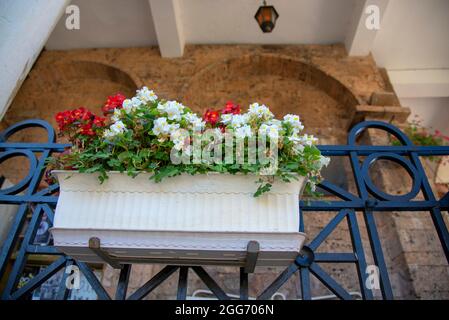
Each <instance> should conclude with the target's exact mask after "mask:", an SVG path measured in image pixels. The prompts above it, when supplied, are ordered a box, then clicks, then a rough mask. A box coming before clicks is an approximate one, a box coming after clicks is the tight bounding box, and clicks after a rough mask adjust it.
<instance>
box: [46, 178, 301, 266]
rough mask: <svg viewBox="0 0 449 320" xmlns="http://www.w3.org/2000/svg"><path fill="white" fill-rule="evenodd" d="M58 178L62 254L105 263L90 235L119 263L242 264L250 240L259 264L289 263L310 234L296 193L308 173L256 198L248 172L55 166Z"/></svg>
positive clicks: (57, 233)
mask: <svg viewBox="0 0 449 320" xmlns="http://www.w3.org/2000/svg"><path fill="white" fill-rule="evenodd" d="M53 173H54V174H55V175H56V176H57V178H58V180H59V183H60V196H59V200H58V204H57V207H56V213H55V220H54V226H53V228H52V234H53V237H54V244H55V246H56V247H58V248H59V249H60V250H61V251H63V252H64V253H66V254H68V255H70V256H72V257H74V258H76V259H80V260H82V261H86V262H101V259H100V258H99V257H97V256H96V255H95V254H94V253H93V252H92V251H91V250H90V249H89V247H88V241H89V238H91V237H97V238H99V239H100V240H101V246H102V248H103V249H104V250H105V251H107V252H108V254H109V255H110V256H111V257H113V258H116V260H117V261H120V262H122V263H134V262H150V261H153V262H161V263H172V264H189V265H192V264H193V265H194V264H225V265H242V264H243V263H244V261H245V257H246V247H247V244H248V242H249V241H251V240H255V241H258V242H259V244H260V253H259V256H258V261H257V265H266V266H268V265H269V266H277V265H286V264H288V263H290V262H292V260H293V259H294V258H295V257H296V256H297V254H298V252H299V250H300V249H301V247H302V245H303V243H304V240H305V235H304V234H303V233H300V232H298V228H299V197H300V194H301V191H302V189H303V187H304V184H305V179H304V178H302V177H301V178H300V179H299V181H292V182H291V183H284V182H281V181H276V182H275V183H274V184H273V187H272V190H271V191H270V192H269V193H266V194H264V195H262V196H261V197H258V198H254V197H253V193H254V192H255V190H256V189H257V184H255V181H256V180H257V178H256V177H255V176H251V175H247V176H246V175H228V174H216V173H211V174H203V175H195V176H191V175H181V176H177V177H172V178H167V179H165V180H164V181H163V182H161V183H155V182H153V181H152V180H151V181H150V180H149V177H150V174H148V173H141V174H139V175H138V176H137V177H136V178H131V177H129V176H127V175H126V174H121V173H118V172H110V173H109V174H108V175H109V179H108V180H106V182H105V183H103V184H100V183H99V181H98V178H97V175H96V174H85V173H77V172H71V171H53Z"/></svg>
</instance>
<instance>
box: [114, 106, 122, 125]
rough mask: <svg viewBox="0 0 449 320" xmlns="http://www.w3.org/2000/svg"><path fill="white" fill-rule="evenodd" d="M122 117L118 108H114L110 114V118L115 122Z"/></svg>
mask: <svg viewBox="0 0 449 320" xmlns="http://www.w3.org/2000/svg"><path fill="white" fill-rule="evenodd" d="M121 117H122V111H121V110H120V109H114V113H113V114H112V117H111V120H112V121H114V122H117V121H119V120H120V119H121Z"/></svg>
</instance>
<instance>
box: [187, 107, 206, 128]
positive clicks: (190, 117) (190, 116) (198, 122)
mask: <svg viewBox="0 0 449 320" xmlns="http://www.w3.org/2000/svg"><path fill="white" fill-rule="evenodd" d="M183 116H184V119H186V120H187V121H188V122H189V124H190V129H192V130H193V131H195V132H200V131H202V130H203V129H204V128H205V127H206V122H204V121H203V120H202V119H201V118H199V117H198V116H197V115H196V114H194V113H191V112H188V113H186V114H184V115H183Z"/></svg>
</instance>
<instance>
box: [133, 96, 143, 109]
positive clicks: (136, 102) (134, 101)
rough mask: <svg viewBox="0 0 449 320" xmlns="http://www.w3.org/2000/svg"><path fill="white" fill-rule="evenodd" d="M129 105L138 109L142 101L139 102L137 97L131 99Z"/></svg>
mask: <svg viewBox="0 0 449 320" xmlns="http://www.w3.org/2000/svg"><path fill="white" fill-rule="evenodd" d="M131 103H132V105H133V106H134V107H135V108H137V107H139V106H140V105H142V104H143V101H142V100H140V99H139V98H138V97H133V98H132V99H131Z"/></svg>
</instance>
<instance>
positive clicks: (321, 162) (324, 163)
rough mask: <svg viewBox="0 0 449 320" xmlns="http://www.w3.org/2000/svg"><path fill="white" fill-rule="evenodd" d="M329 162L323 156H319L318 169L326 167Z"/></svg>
mask: <svg viewBox="0 0 449 320" xmlns="http://www.w3.org/2000/svg"><path fill="white" fill-rule="evenodd" d="M330 162H331V158H329V157H325V156H321V157H320V169H321V168H323V167H327V166H328V165H329V163H330Z"/></svg>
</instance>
